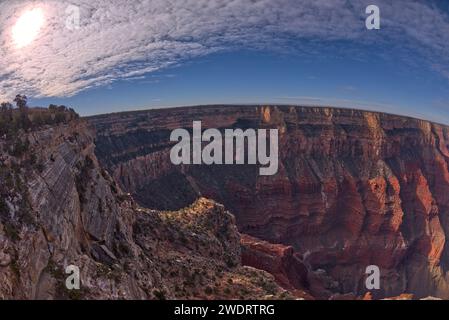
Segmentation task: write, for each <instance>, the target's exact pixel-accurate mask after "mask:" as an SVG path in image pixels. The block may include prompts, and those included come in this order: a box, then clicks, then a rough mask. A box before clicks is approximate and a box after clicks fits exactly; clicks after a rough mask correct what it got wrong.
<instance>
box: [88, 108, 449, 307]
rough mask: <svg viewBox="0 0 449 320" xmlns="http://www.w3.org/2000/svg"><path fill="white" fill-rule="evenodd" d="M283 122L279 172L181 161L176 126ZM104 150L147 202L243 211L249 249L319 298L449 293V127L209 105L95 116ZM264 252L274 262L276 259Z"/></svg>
mask: <svg viewBox="0 0 449 320" xmlns="http://www.w3.org/2000/svg"><path fill="white" fill-rule="evenodd" d="M196 120H201V121H202V125H203V128H220V129H224V128H242V129H246V128H254V129H257V128H267V129H269V128H277V129H279V134H280V141H279V149H280V165H279V172H278V174H277V175H274V176H259V174H258V168H257V167H256V166H246V165H231V166H204V165H196V166H173V165H172V164H171V162H170V157H169V155H170V148H171V146H172V145H173V143H171V142H170V141H169V136H170V132H171V131H172V130H174V129H177V128H191V127H192V121H196ZM89 121H90V123H91V124H92V125H93V126H94V127H95V129H96V138H95V145H96V149H95V153H96V155H97V157H98V159H99V161H100V164H101V165H102V166H103V167H104V168H106V169H107V171H108V172H109V173H110V174H111V175H112V176H113V178H114V179H115V181H117V183H118V184H119V187H120V188H121V189H123V190H125V192H129V193H130V194H131V195H132V196H133V197H134V199H136V201H137V202H138V203H139V205H141V206H143V207H148V208H152V209H158V210H177V209H179V208H183V207H186V206H188V205H190V204H191V203H193V202H194V201H195V200H196V199H198V198H199V197H206V198H210V199H214V200H215V201H217V202H219V203H222V204H224V206H225V208H226V209H228V210H229V211H230V212H232V213H233V214H234V215H235V217H236V222H237V226H238V228H239V231H240V232H241V233H243V234H244V235H243V238H242V241H241V243H242V248H243V249H242V257H243V262H244V263H245V264H247V265H250V266H254V267H257V268H260V269H264V270H266V271H268V272H270V273H271V274H273V276H274V277H275V278H276V280H277V282H278V283H279V284H280V285H281V286H283V287H284V288H286V289H289V290H291V291H292V292H293V291H294V290H303V289H305V290H307V292H308V293H310V294H311V295H312V296H314V297H317V298H330V297H336V296H341V297H350V296H354V297H355V296H363V295H364V294H365V293H366V291H367V290H366V288H365V283H364V281H365V274H364V272H365V268H366V267H367V266H368V265H372V264H374V265H378V266H379V267H380V269H381V289H380V290H375V291H373V292H372V293H371V295H372V296H373V297H374V298H383V297H388V296H399V295H400V294H403V293H409V294H413V295H414V297H415V298H422V297H426V296H437V297H441V298H449V278H448V275H447V269H448V267H449V252H448V246H447V245H446V235H447V234H448V232H449V171H448V161H449V151H448V149H447V148H448V139H449V132H448V128H447V127H445V126H443V125H438V124H434V123H430V122H428V121H422V120H418V119H413V118H407V117H402V116H395V115H389V114H383V113H375V112H368V111H359V110H350V109H334V108H312V107H295V106H279V107H275V106H265V107H264V106H208V107H192V108H177V109H168V110H150V111H138V112H128V113H119V114H109V115H102V116H97V117H92V118H89ZM267 259H268V260H269V261H271V262H272V263H267Z"/></svg>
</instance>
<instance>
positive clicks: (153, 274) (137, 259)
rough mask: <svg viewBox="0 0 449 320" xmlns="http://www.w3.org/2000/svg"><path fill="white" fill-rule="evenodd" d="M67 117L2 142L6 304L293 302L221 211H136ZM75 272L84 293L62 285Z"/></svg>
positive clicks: (216, 207)
mask: <svg viewBox="0 0 449 320" xmlns="http://www.w3.org/2000/svg"><path fill="white" fill-rule="evenodd" d="M30 112H33V113H35V112H44V111H42V110H30ZM52 112H54V111H52V110H49V111H45V113H46V114H48V115H50V114H51V113H52ZM63 112H65V113H67V114H66V115H67V117H61V119H64V118H65V119H66V120H67V119H69V118H70V119H71V120H67V121H66V120H61V121H59V122H56V121H54V122H53V123H52V124H49V125H45V124H43V125H40V126H37V125H36V124H33V127H32V128H31V129H30V128H29V129H26V130H11V131H8V133H6V134H5V135H2V136H1V137H0V181H1V184H0V196H1V197H0V299H2V300H3V299H14V300H16V299H19V300H29V299H39V300H40V299H58V300H59V299H72V300H79V299H82V300H89V299H120V300H121V299H231V298H232V299H288V298H293V296H292V295H291V294H290V293H289V292H288V291H287V290H285V289H283V288H281V287H280V286H278V285H277V284H276V282H275V280H274V278H273V276H271V275H270V274H269V273H267V272H264V271H261V270H257V269H255V268H252V267H248V266H242V264H241V247H240V234H239V233H238V231H237V228H236V225H235V219H234V216H233V215H232V214H230V213H229V212H228V211H227V210H226V209H225V208H224V206H223V205H221V204H218V203H216V202H214V201H212V200H208V199H205V198H198V199H196V201H194V202H192V203H191V204H190V205H189V206H186V207H185V208H183V209H182V210H178V211H163V212H162V211H157V210H151V209H148V208H144V207H141V206H139V205H138V204H137V203H136V202H135V201H134V200H133V198H132V197H131V196H130V195H129V194H127V193H126V192H123V191H122V189H121V188H120V186H119V185H118V184H117V183H116V182H115V181H114V179H113V178H112V177H111V176H110V175H109V173H108V172H107V171H106V170H105V169H103V168H102V167H101V166H100V164H99V162H98V160H97V157H96V155H95V153H94V150H95V145H94V134H93V131H92V130H91V128H90V127H89V126H88V124H87V123H86V121H85V120H82V119H76V118H73V117H72V115H71V114H70V113H69V112H68V111H61V112H60V113H59V115H60V116H62V115H63ZM48 121H53V120H51V117H48ZM11 128H12V127H11ZM69 265H73V266H76V267H78V268H79V270H80V280H81V287H80V290H69V289H68V288H67V287H66V286H65V280H66V278H67V277H68V275H67V274H66V273H65V270H66V267H67V266H69Z"/></svg>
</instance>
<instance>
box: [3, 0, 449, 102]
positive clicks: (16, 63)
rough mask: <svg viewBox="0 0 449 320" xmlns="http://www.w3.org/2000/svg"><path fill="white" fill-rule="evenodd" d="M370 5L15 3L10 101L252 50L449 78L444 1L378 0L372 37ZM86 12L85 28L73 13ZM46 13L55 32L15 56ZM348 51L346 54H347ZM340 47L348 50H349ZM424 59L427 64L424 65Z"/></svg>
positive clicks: (210, 0)
mask: <svg viewBox="0 0 449 320" xmlns="http://www.w3.org/2000/svg"><path fill="white" fill-rule="evenodd" d="M371 2H372V1H364V0H362V1H360V0H334V1H328V0H315V1H310V0H229V1H222V0H171V1H167V0H133V1H122V0H98V1H95V2H93V1H90V0H70V1H64V0H59V1H55V0H47V1H23V0H10V1H2V2H1V3H0V30H1V31H0V99H2V98H8V97H11V96H12V95H14V94H16V93H18V92H23V93H27V94H29V95H33V96H35V97H44V96H46V97H48V96H71V95H74V94H76V93H78V92H80V91H82V90H86V89H88V88H92V87H96V86H105V85H109V84H111V83H113V82H114V81H116V80H120V79H127V78H138V77H141V76H142V75H144V74H147V73H151V72H155V71H158V70H161V69H163V68H166V67H168V66H171V65H177V64H180V63H182V62H184V61H186V60H188V59H190V58H194V57H200V56H204V55H208V54H211V53H214V52H219V51H224V50H235V49H240V48H249V49H255V50H275V51H279V52H294V53H303V54H321V53H322V52H323V50H322V49H323V48H325V49H327V50H328V51H333V50H335V53H336V54H345V55H352V56H354V57H357V55H359V54H360V53H359V52H358V50H357V49H356V48H355V49H354V48H350V47H349V46H347V45H346V42H347V41H350V42H351V43H355V44H358V45H362V46H368V47H369V48H370V49H371V50H372V51H376V50H379V54H382V52H384V49H385V48H386V47H393V48H396V49H397V50H398V52H401V55H400V56H396V57H395V58H398V59H402V60H408V61H409V63H412V64H413V63H417V64H420V63H422V62H424V63H425V64H426V65H428V66H429V68H433V70H435V71H436V72H439V73H440V74H442V75H446V77H447V78H448V79H449V58H448V57H449V16H448V14H447V13H446V12H444V11H442V10H441V9H439V8H438V7H437V6H436V4H435V3H434V2H430V1H426V2H424V1H411V0H396V1H388V0H377V1H375V2H376V4H377V5H378V6H379V7H380V8H381V17H382V20H381V28H382V29H381V30H380V31H367V30H366V28H365V23H364V19H365V17H366V15H365V8H366V6H367V5H368V4H371ZM69 5H76V6H78V7H79V8H80V18H81V19H80V22H81V25H80V28H79V29H75V30H70V29H69V28H67V27H66V19H67V14H66V9H67V7H68V6H69ZM34 7H40V8H42V10H43V12H44V14H45V26H44V27H43V29H42V30H41V33H40V35H39V37H38V38H37V39H36V40H35V41H34V42H33V43H32V44H31V45H29V46H27V47H25V48H21V49H17V48H16V47H15V44H14V41H13V40H12V31H11V30H12V28H13V26H14V24H15V22H16V21H17V19H18V18H19V17H20V15H21V14H22V13H23V12H25V11H26V10H30V9H31V8H34ZM341 43H343V45H341ZM339 44H340V45H339ZM417 57H418V58H419V59H418V60H417Z"/></svg>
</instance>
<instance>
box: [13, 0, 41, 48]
mask: <svg viewBox="0 0 449 320" xmlns="http://www.w3.org/2000/svg"><path fill="white" fill-rule="evenodd" d="M44 22H45V18H44V12H43V11H42V9H40V8H35V9H32V10H28V11H26V12H25V13H23V14H22V16H21V17H20V18H19V20H17V22H16V24H15V25H14V27H13V29H12V38H13V40H14V42H15V44H16V46H17V48H23V47H26V46H28V45H29V44H31V43H32V42H33V41H34V40H35V39H36V38H37V36H38V35H39V32H40V31H41V29H42V27H43V25H44Z"/></svg>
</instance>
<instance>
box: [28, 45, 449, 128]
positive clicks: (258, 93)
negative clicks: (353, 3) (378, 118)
mask: <svg viewBox="0 0 449 320" xmlns="http://www.w3.org/2000/svg"><path fill="white" fill-rule="evenodd" d="M382 50H387V48H382ZM384 52H385V51H384ZM391 54H392V55H394V52H391ZM324 55H325V53H324V52H323V55H310V56H304V55H295V54H286V55H278V54H274V53H270V52H263V51H262V52H261V51H247V50H246V51H245V50H243V51H236V52H226V53H219V54H211V55H209V56H206V57H201V58H196V59H192V60H190V61H187V62H185V63H184V64H182V65H181V66H176V67H170V68H167V69H165V70H163V71H160V72H156V73H149V74H146V75H144V77H142V78H139V79H131V80H121V81H118V82H116V83H113V84H110V85H107V86H104V87H100V88H95V89H90V90H87V91H85V92H82V93H79V94H77V95H75V96H74V97H70V98H45V99H32V100H31V102H32V103H33V104H36V105H43V106H46V105H48V104H49V103H57V104H66V105H72V106H76V107H77V110H78V111H79V112H80V113H81V114H83V115H91V114H98V113H107V112H117V111H124V110H135V109H147V108H160V107H172V106H184V105H197V104H233V103H245V104H246V103H262V104H264V103H273V104H307V105H334V106H343V107H355V108H362V109H370V110H379V111H385V112H391V113H400V114H405V115H412V116H416V117H420V118H423V117H424V118H429V119H430V120H434V121H441V117H444V118H446V119H448V120H449V86H448V80H447V79H446V78H444V77H443V76H441V75H440V74H438V73H435V72H432V71H430V70H428V69H426V68H423V67H419V66H411V65H409V64H408V63H406V62H401V61H400V60H399V61H398V60H385V59H383V58H381V57H379V56H377V55H376V54H374V55H370V56H368V57H365V58H364V59H351V58H348V57H327V56H324Z"/></svg>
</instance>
